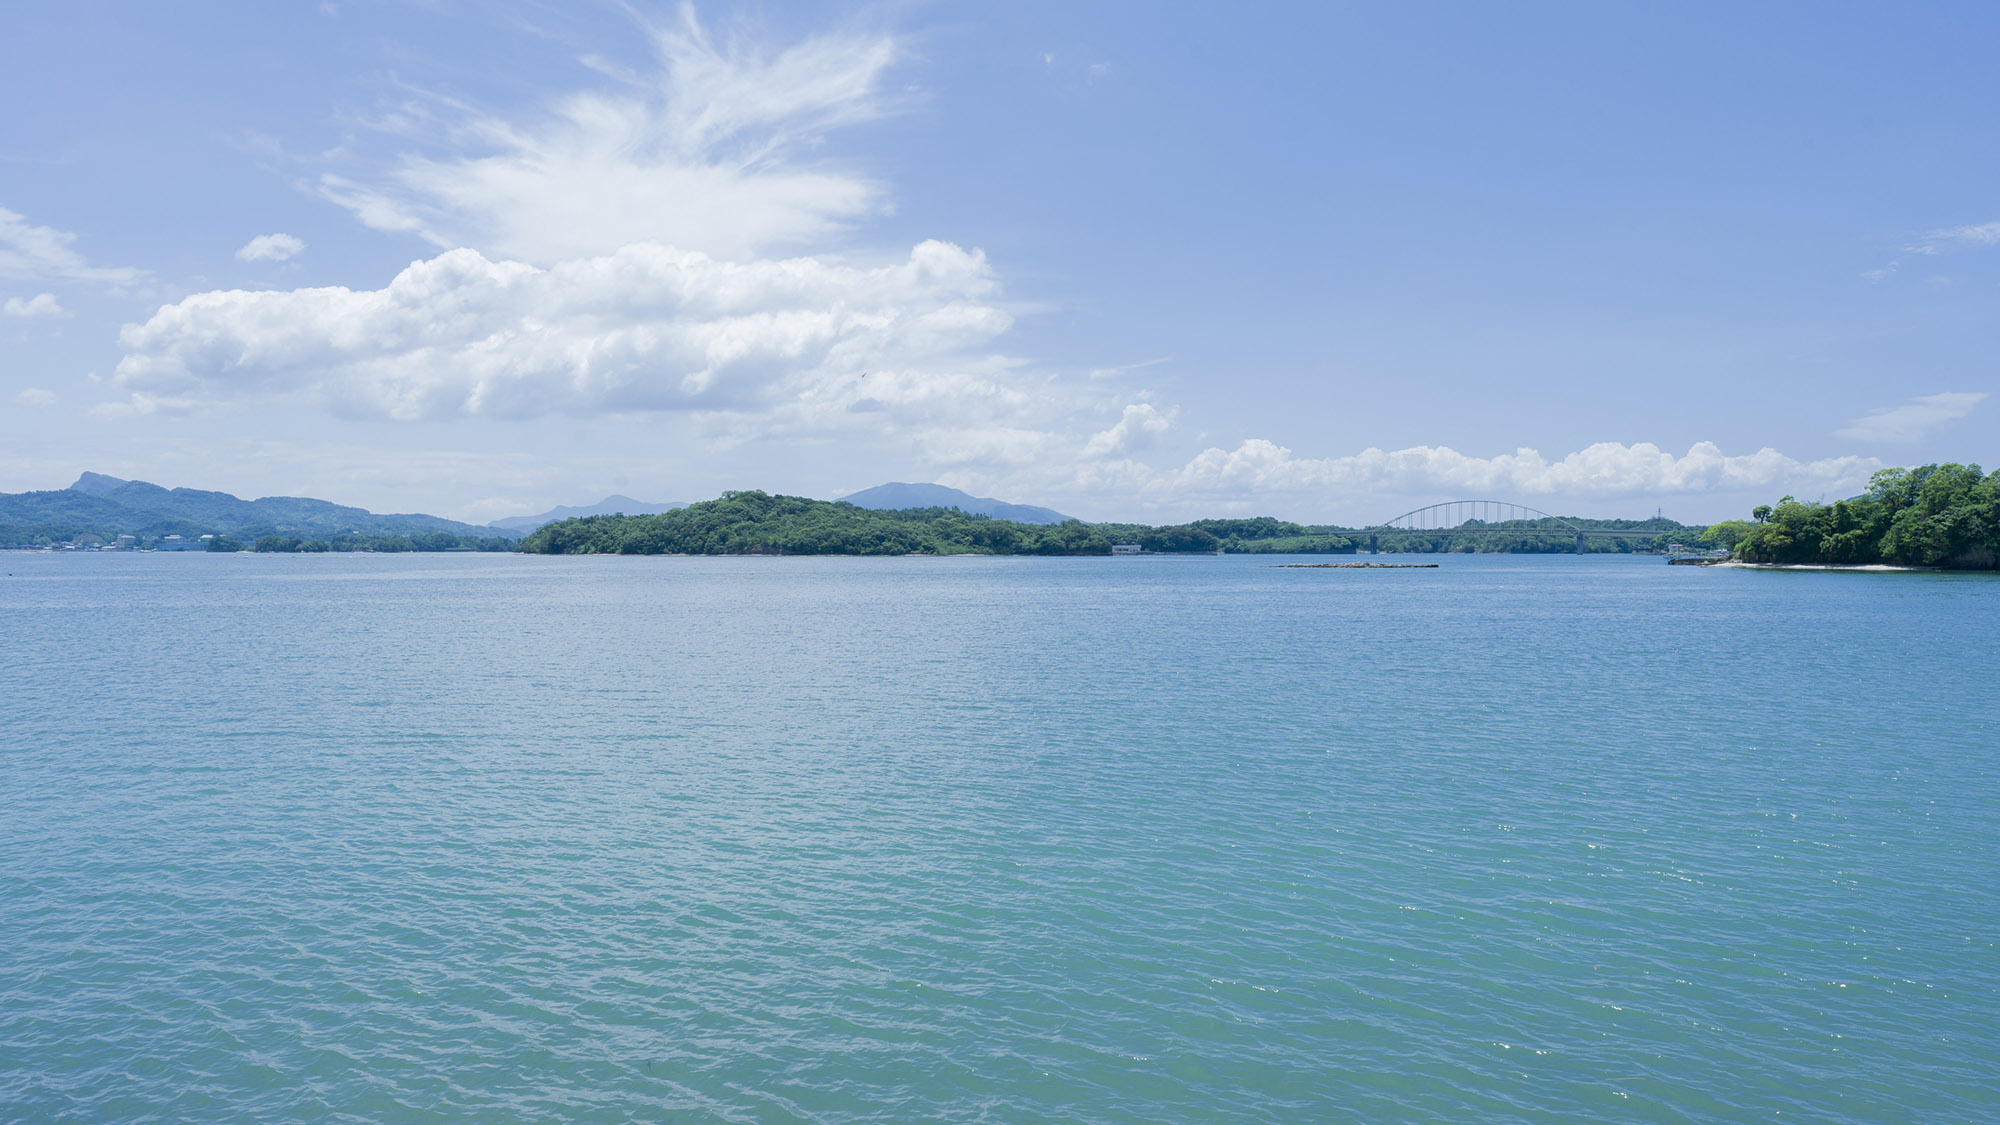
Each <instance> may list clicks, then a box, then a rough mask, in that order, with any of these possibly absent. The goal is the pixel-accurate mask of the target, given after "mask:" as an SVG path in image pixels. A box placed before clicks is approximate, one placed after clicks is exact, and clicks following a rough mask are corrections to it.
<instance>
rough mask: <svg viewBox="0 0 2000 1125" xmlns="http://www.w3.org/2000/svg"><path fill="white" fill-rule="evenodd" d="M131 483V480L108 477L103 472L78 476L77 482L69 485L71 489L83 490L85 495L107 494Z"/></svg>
mask: <svg viewBox="0 0 2000 1125" xmlns="http://www.w3.org/2000/svg"><path fill="white" fill-rule="evenodd" d="M131 483H132V482H131V481H129V480H120V479H119V478H117V477H107V476H105V475H104V474H103V473H85V474H83V475H82V476H80V477H78V478H76V483H75V484H72V485H70V486H69V491H71V492H81V493H83V494H84V495H85V496H105V495H109V494H110V493H113V492H116V491H118V489H119V488H120V487H121V486H123V485H128V484H131Z"/></svg>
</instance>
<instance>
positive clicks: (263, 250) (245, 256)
mask: <svg viewBox="0 0 2000 1125" xmlns="http://www.w3.org/2000/svg"><path fill="white" fill-rule="evenodd" d="M305 248H306V244H305V240H304V239H301V238H297V237H294V236H293V235H289V234H285V233H283V232H279V233H277V234H260V235H258V236H257V237H255V238H253V239H251V240H250V241H248V242H246V243H244V244H243V248H242V249H241V250H238V251H237V252H236V260H237V261H239V262H282V261H284V260H286V259H287V258H295V257H297V256H298V255H299V254H301V253H303V252H304V250H305Z"/></svg>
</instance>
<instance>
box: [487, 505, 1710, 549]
mask: <svg viewBox="0 0 2000 1125" xmlns="http://www.w3.org/2000/svg"><path fill="white" fill-rule="evenodd" d="M1541 523H1548V524H1550V526H1549V527H1547V528H1543V527H1541ZM1560 523H1561V521H1540V522H1529V521H1517V522H1514V523H1507V524H1494V525H1492V528H1491V530H1490V531H1485V532H1482V533H1481V534H1477V535H1469V536H1468V535H1460V536H1444V535H1429V534H1425V533H1423V532H1393V533H1392V532H1377V533H1370V532H1357V531H1356V530H1354V529H1352V528H1342V527H1334V526H1330V525H1308V524H1297V523H1288V522H1286V521H1284V520H1278V519H1273V518H1271V517H1269V516H1259V517H1255V518H1250V519H1207V520H1195V521H1193V522H1191V523H1184V524H1172V525H1168V526H1163V527H1155V526H1151V525H1148V524H1133V523H1083V522H1081V521H1078V520H1066V521H1064V522H1062V523H1054V524H1027V523H1015V522H1013V521H1011V520H1003V519H995V518H993V517H990V516H979V515H968V514H967V513H965V512H962V511H960V510H958V509H956V508H905V509H900V510H879V509H872V508H859V507H856V506H854V505H852V504H848V503H845V502H842V501H827V500H811V499H807V498H806V497H803V496H774V495H771V494H769V493H765V492H726V493H723V495H722V496H721V497H720V498H719V499H715V500H708V501H704V502H702V503H699V504H690V505H688V506H687V507H685V508H681V509H678V510H676V511H672V512H662V513H659V514H657V515H646V516H587V517H584V518H581V519H571V520H563V521H561V522H559V523H552V524H548V525H547V526H544V527H542V528H541V529H540V530H538V531H536V532H535V533H534V534H532V535H530V536H529V537H528V538H527V539H525V540H523V541H522V543H521V545H520V548H519V549H520V550H521V551H524V552H527V553H530V554H547V555H912V554H916V555H966V554H983V555H1108V554H1110V553H1112V552H1111V548H1112V547H1113V545H1115V544H1136V545H1137V546H1139V547H1140V548H1142V549H1143V550H1146V551H1149V552H1153V553H1160V554H1214V553H1216V552H1217V551H1223V552H1228V553H1232V554H1235V553H1245V554H1353V553H1355V552H1356V551H1358V550H1360V549H1361V548H1362V547H1363V546H1364V545H1366V544H1367V543H1368V541H1369V539H1370V537H1371V535H1373V537H1374V538H1375V540H1376V546H1377V547H1378V548H1379V549H1380V550H1384V551H1412V552H1425V553H1430V552H1443V551H1482V552H1491V551H1537V552H1542V551H1549V552H1563V553H1567V552H1570V551H1573V550H1575V539H1574V536H1573V535H1571V534H1566V533H1563V529H1562V528H1561V527H1558V526H1556V525H1557V524H1560ZM1577 525H1583V526H1589V527H1593V528H1608V529H1618V530H1626V529H1630V530H1634V531H1647V532H1652V533H1655V534H1652V535H1637V534H1635V535H1634V536H1632V537H1631V538H1629V539H1627V538H1623V537H1616V536H1606V537H1603V538H1601V539H1592V540H1591V541H1590V542H1589V544H1588V545H1587V549H1589V550H1592V551H1607V552H1608V551H1620V550H1623V551H1632V550H1641V549H1645V546H1646V545H1647V544H1648V543H1650V542H1651V541H1652V540H1653V539H1654V538H1665V537H1685V538H1686V539H1688V540H1689V541H1693V540H1694V539H1695V538H1696V537H1698V536H1699V535H1701V534H1702V531H1703V529H1702V528H1699V527H1688V526H1686V525H1683V524H1678V523H1675V522H1673V521H1672V520H1646V521H1638V522H1634V521H1621V520H1590V521H1572V522H1571V523H1570V524H1569V525H1567V526H1568V527H1569V528H1572V529H1573V528H1574V527H1575V526H1577Z"/></svg>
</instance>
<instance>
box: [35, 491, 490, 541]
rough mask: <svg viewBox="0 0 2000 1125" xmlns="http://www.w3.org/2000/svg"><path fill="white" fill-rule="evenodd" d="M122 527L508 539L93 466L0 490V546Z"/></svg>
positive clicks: (256, 535)
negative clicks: (52, 482)
mask: <svg viewBox="0 0 2000 1125" xmlns="http://www.w3.org/2000/svg"><path fill="white" fill-rule="evenodd" d="M120 535H132V536H136V537H138V539H139V541H140V542H142V543H145V542H153V541H157V540H160V539H163V538H165V537H166V536H169V535H178V536H180V537H181V538H182V539H184V540H193V539H197V538H199V537H201V536H203V535H219V536H229V537H231V538H234V539H237V540H242V541H245V542H253V541H255V540H258V539H262V538H266V537H276V538H277V539H278V540H285V539H295V540H299V541H301V542H317V543H324V544H327V545H328V547H329V549H332V550H368V549H376V548H374V547H373V546H369V545H364V544H370V543H373V542H388V541H393V540H398V539H400V540H403V541H405V542H408V543H412V544H414V543H417V542H419V541H421V542H425V543H442V542H445V539H449V540H450V542H451V545H452V546H466V547H480V546H486V545H487V541H491V545H490V547H489V549H492V548H498V547H503V546H505V545H506V544H509V543H511V542H512V538H511V537H504V536H502V535H501V534H499V533H496V532H494V531H493V530H491V529H489V528H484V527H476V526H474V525H472V524H465V523H458V522H457V521H455V520H447V519H441V518H439V517H437V516H425V515H378V514H376V513H374V512H370V511H367V510H365V509H362V508H350V507H347V506H345V505H342V504H334V503H331V502H329V501H326V500H313V499H309V498H306V497H298V496H266V497H264V498H263V499H261V500H243V499H240V498H238V497H235V496H231V495H230V494H229V493H227V492H206V491H203V490H200V489H194V488H162V487H160V486H159V485H156V484H148V483H147V482H145V481H137V480H120V479H118V478H117V477H108V476H104V475H101V474H98V473H85V474H83V476H82V477H81V478H79V479H78V480H77V482H76V483H75V484H73V485H71V486H70V487H68V488H65V489H60V490H50V491H45V492H17V493H0V546H37V545H47V544H52V543H66V542H74V541H78V540H84V539H93V538H94V539H97V540H104V541H109V540H112V539H115V538H116V537H118V536H120ZM440 536H443V537H445V538H443V539H441V538H439V537H440ZM405 549H410V548H405ZM415 549H418V550H424V549H433V550H444V549H448V548H444V547H433V548H421V547H420V548H415Z"/></svg>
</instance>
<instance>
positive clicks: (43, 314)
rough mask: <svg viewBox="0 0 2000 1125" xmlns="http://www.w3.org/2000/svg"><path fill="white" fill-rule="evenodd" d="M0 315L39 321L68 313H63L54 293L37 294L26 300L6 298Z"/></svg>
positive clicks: (0, 306)
mask: <svg viewBox="0 0 2000 1125" xmlns="http://www.w3.org/2000/svg"><path fill="white" fill-rule="evenodd" d="M0 315H6V316H18V317H25V318H27V319H30V320H39V319H48V318H53V317H59V316H68V315H69V313H67V312H65V311H63V307H62V304H61V303H60V302H59V301H57V300H56V295H55V294H54V293H37V294H35V295H34V296H33V297H29V298H27V299H26V300H23V299H22V298H20V297H9V298H7V303H6V304H4V305H0Z"/></svg>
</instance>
